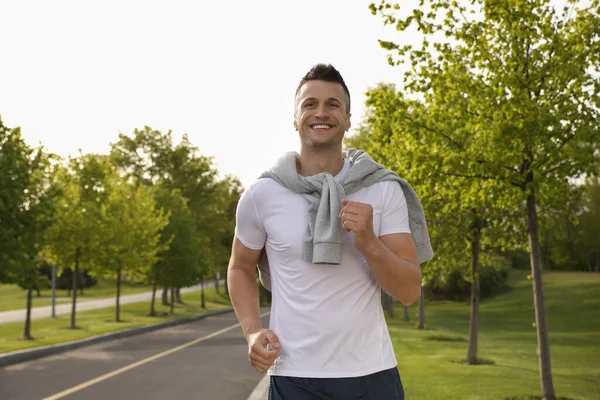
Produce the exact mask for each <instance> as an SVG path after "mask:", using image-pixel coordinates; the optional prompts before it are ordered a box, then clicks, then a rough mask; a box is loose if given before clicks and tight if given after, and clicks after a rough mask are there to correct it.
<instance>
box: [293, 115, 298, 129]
mask: <svg viewBox="0 0 600 400" xmlns="http://www.w3.org/2000/svg"><path fill="white" fill-rule="evenodd" d="M294 129H295V130H298V122H296V116H295V115H294Z"/></svg>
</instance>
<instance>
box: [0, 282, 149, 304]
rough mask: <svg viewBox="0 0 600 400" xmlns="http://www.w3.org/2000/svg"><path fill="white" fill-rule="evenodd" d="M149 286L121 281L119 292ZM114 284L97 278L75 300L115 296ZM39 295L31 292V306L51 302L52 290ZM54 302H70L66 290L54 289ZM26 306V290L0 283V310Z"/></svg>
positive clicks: (135, 291)
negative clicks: (94, 282) (95, 282)
mask: <svg viewBox="0 0 600 400" xmlns="http://www.w3.org/2000/svg"><path fill="white" fill-rule="evenodd" d="M151 290H152V287H151V286H144V285H140V284H132V283H129V282H122V283H121V294H122V295H128V294H136V293H142V292H148V291H151ZM116 291H117V289H116V284H115V282H113V281H109V280H106V279H102V278H100V279H98V283H97V284H96V285H94V286H93V287H91V288H86V289H84V291H83V295H81V294H80V292H79V293H77V302H79V301H86V300H94V299H102V298H106V297H114V296H116ZM40 294H41V297H37V293H36V292H35V291H34V292H33V297H32V299H33V305H32V306H33V307H42V306H49V305H50V304H51V297H52V291H51V290H50V289H46V290H42V291H41V292H40ZM56 298H57V299H56V303H57V304H60V303H65V302H70V301H71V297H69V296H68V295H67V291H66V290H57V291H56ZM26 307H27V291H26V290H23V289H21V288H20V287H19V286H17V285H6V284H0V312H2V311H10V310H19V309H23V308H26Z"/></svg>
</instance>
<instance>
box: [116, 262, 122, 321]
mask: <svg viewBox="0 0 600 400" xmlns="http://www.w3.org/2000/svg"><path fill="white" fill-rule="evenodd" d="M122 269H123V267H122V266H121V263H119V270H118V271H117V304H116V309H115V321H116V322H121V304H120V300H121V270H122Z"/></svg>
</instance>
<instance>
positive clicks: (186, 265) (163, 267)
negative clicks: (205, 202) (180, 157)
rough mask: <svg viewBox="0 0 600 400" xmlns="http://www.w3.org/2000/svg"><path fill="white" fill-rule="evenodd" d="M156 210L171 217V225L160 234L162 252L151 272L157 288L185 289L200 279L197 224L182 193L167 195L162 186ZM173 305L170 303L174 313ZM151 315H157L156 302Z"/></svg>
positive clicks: (176, 192)
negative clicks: (155, 310)
mask: <svg viewBox="0 0 600 400" xmlns="http://www.w3.org/2000/svg"><path fill="white" fill-rule="evenodd" d="M155 198H156V201H157V207H159V208H160V209H162V210H164V212H165V213H167V215H168V218H169V219H168V224H167V225H166V226H165V227H164V228H163V230H162V232H161V239H160V242H161V244H162V250H161V252H160V253H159V259H158V261H157V262H156V263H155V264H154V266H153V268H152V274H151V278H152V280H153V283H154V287H155V288H156V286H157V285H158V284H160V285H163V286H164V287H171V288H173V287H178V286H180V285H181V286H185V285H187V284H189V283H190V282H193V281H194V280H195V277H196V275H197V254H198V251H199V250H198V247H199V243H198V237H197V235H196V224H195V222H194V219H193V216H192V214H191V211H190V210H189V208H188V206H187V200H186V199H185V198H184V197H183V196H181V192H180V191H179V190H173V191H168V189H166V188H165V187H164V186H162V185H159V186H157V187H156V189H155ZM153 299H154V295H153ZM173 307H174V304H172V302H171V312H172V311H173ZM150 315H154V300H153V301H152V302H151V304H150Z"/></svg>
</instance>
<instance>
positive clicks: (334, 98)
mask: <svg viewBox="0 0 600 400" xmlns="http://www.w3.org/2000/svg"><path fill="white" fill-rule="evenodd" d="M316 100H317V99H316V98H315V97H307V98H306V99H302V101H301V102H300V103H301V104H304V103H306V102H307V101H316ZM327 101H336V102H338V103H341V102H342V101H341V100H340V99H338V98H337V97H329V98H328V99H327Z"/></svg>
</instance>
